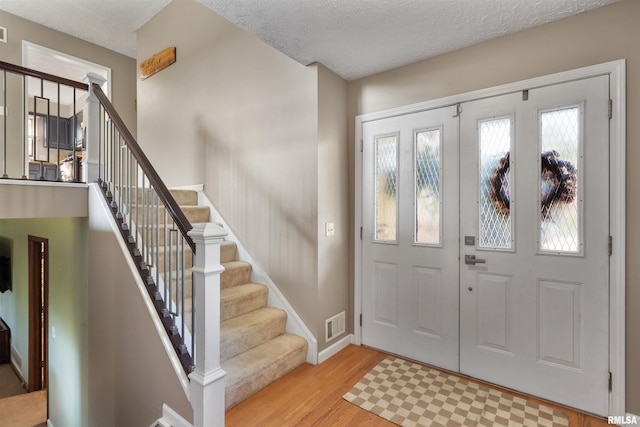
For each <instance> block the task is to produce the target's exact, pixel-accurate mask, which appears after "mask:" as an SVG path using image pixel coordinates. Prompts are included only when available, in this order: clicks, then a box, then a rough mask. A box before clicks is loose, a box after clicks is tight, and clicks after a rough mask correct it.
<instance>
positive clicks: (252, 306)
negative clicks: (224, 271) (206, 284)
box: [220, 285, 269, 322]
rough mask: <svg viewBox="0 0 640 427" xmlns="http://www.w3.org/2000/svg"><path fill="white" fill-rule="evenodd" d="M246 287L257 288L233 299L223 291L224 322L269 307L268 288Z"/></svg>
mask: <svg viewBox="0 0 640 427" xmlns="http://www.w3.org/2000/svg"><path fill="white" fill-rule="evenodd" d="M246 286H251V287H255V289H252V290H251V291H250V292H246V293H242V294H237V295H234V296H233V297H227V294H226V292H225V290H224V289H223V290H222V291H221V298H220V320H221V321H222V322H224V321H225V320H229V319H233V318H234V317H237V316H241V315H243V314H247V313H250V312H252V311H254V310H258V309H260V308H263V307H265V306H266V305H267V298H268V296H269V291H268V289H267V287H266V286H259V287H257V286H254V285H246ZM230 289H231V288H227V290H230Z"/></svg>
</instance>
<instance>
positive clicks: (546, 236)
mask: <svg viewBox="0 0 640 427" xmlns="http://www.w3.org/2000/svg"><path fill="white" fill-rule="evenodd" d="M579 121H580V110H579V107H570V108H563V109H558V110H553V111H543V112H541V113H540V148H541V151H542V155H541V160H540V162H541V164H540V171H541V173H540V214H541V215H540V250H541V251H551V252H572V253H577V252H579V251H580V237H579V223H580V220H579V212H578V210H579V209H578V197H577V195H578V182H579V177H578V170H577V165H578V160H579V151H580V132H579ZM605 178H606V177H605Z"/></svg>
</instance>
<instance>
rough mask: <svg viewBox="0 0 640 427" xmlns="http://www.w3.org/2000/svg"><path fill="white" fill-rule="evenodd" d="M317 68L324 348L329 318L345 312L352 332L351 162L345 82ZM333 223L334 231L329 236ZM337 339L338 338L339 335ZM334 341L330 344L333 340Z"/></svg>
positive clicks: (321, 341) (321, 334)
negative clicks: (326, 324)
mask: <svg viewBox="0 0 640 427" xmlns="http://www.w3.org/2000/svg"><path fill="white" fill-rule="evenodd" d="M317 68H318V301H320V306H319V312H318V321H319V324H318V330H319V335H318V347H320V349H322V348H324V347H326V344H327V343H325V342H324V341H325V338H324V329H325V320H326V319H329V318H330V317H333V316H335V315H336V314H339V313H341V312H343V311H344V312H345V321H346V322H345V323H346V324H345V327H346V330H347V331H348V332H351V331H352V330H353V329H352V328H351V326H350V325H351V323H352V320H353V314H352V313H353V312H352V310H351V307H352V306H353V304H351V302H350V300H349V287H350V284H349V236H350V234H349V233H350V232H349V215H348V211H347V209H346V207H347V206H348V205H349V187H348V186H347V182H348V178H349V175H348V173H349V163H348V150H347V145H348V144H347V128H348V123H347V83H346V82H345V81H344V80H343V79H342V78H340V77H339V76H337V75H336V74H334V73H333V72H332V71H331V70H329V69H328V68H326V67H324V66H322V65H317ZM327 222H333V223H334V226H335V228H334V230H335V235H334V236H331V237H327V236H326V235H325V223H327ZM336 339H337V338H336ZM334 342H335V340H332V341H331V342H330V343H329V344H333V343H334Z"/></svg>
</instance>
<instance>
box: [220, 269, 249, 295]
mask: <svg viewBox="0 0 640 427" xmlns="http://www.w3.org/2000/svg"><path fill="white" fill-rule="evenodd" d="M250 281H251V265H249V264H248V265H246V266H242V267H241V268H233V269H231V268H229V269H225V271H223V272H222V274H221V275H220V288H221V289H225V288H230V287H232V286H237V285H244V284H245V283H249V282H250Z"/></svg>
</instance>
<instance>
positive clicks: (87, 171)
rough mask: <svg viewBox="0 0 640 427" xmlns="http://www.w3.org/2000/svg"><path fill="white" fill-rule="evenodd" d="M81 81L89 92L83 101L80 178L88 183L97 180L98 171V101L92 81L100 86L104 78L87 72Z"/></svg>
mask: <svg viewBox="0 0 640 427" xmlns="http://www.w3.org/2000/svg"><path fill="white" fill-rule="evenodd" d="M82 81H83V82H84V83H86V84H88V85H89V94H88V96H87V100H86V102H85V111H86V113H85V114H86V117H84V120H85V126H86V132H87V134H86V148H85V150H86V151H85V155H84V167H83V168H82V180H83V182H86V183H90V182H96V181H98V177H99V172H100V164H99V150H100V101H98V98H97V97H96V95H95V94H94V92H93V83H97V84H98V86H102V84H103V83H104V82H106V80H105V79H104V77H102V76H99V75H97V74H95V73H89V74H87V75H85V76H84V77H83V78H82Z"/></svg>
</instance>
